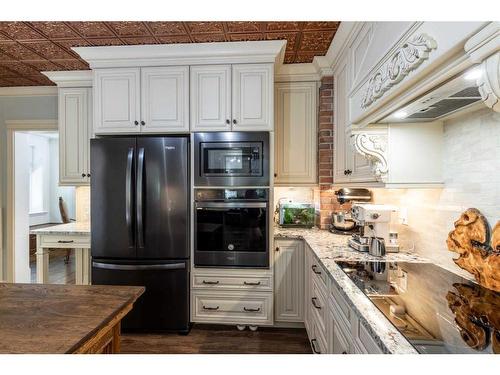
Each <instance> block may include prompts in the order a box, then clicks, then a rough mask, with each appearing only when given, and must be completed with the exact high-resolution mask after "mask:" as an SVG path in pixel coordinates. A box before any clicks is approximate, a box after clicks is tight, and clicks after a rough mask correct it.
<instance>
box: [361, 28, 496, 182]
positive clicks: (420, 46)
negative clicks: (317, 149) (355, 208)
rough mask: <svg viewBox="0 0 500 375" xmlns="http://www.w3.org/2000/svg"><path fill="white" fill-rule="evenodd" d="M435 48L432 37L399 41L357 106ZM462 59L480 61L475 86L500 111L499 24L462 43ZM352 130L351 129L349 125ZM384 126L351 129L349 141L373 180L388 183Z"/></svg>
mask: <svg viewBox="0 0 500 375" xmlns="http://www.w3.org/2000/svg"><path fill="white" fill-rule="evenodd" d="M436 49H437V43H436V41H435V40H434V39H433V37H432V36H430V35H427V34H417V35H415V36H413V37H411V38H410V39H409V40H408V41H407V42H406V43H404V44H402V45H401V47H400V48H399V49H397V50H396V51H395V52H394V53H393V54H392V56H391V57H390V58H389V59H388V60H387V61H386V63H385V64H383V65H382V66H381V67H380V68H379V69H378V70H377V71H376V72H375V73H374V74H373V75H372V76H371V78H370V80H369V84H368V86H367V88H366V91H365V94H364V96H363V98H362V101H361V104H360V107H361V108H363V109H367V108H368V107H370V106H371V105H372V104H374V103H375V102H376V101H377V100H378V99H379V98H381V97H382V96H383V95H384V93H386V92H387V91H389V90H390V89H391V88H392V87H393V86H394V85H396V84H397V83H399V82H401V81H403V80H404V79H405V78H406V77H407V76H408V75H409V73H410V72H411V71H413V70H415V69H417V68H418V67H419V66H420V65H421V64H422V63H423V62H424V61H425V60H427V59H428V58H429V54H431V53H432V51H433V50H436ZM464 50H465V60H467V59H468V60H469V65H472V64H480V68H481V70H482V74H481V76H480V78H478V80H477V86H478V89H479V92H480V93H481V97H482V100H483V102H484V104H485V105H486V106H488V107H489V108H491V109H493V110H494V111H496V112H500V23H499V22H492V23H490V24H489V25H488V26H486V27H485V28H484V29H482V30H481V31H480V32H479V33H477V34H476V35H474V36H473V37H472V38H470V39H469V40H468V41H467V43H465V47H464ZM351 129H352V128H351ZM388 137H389V130H388V128H387V127H385V128H380V126H378V127H371V126H368V127H365V128H362V129H359V130H356V129H355V128H354V129H353V130H351V143H352V146H353V148H354V149H355V151H356V152H358V153H359V154H361V155H362V156H363V157H365V158H366V159H367V160H368V161H369V163H370V165H371V168H372V171H373V173H374V175H375V177H376V179H377V180H378V181H380V182H382V183H387V182H388V181H387V177H388V175H389V169H390V168H391V166H390V165H389V163H388V148H389V146H388V144H389V139H388Z"/></svg>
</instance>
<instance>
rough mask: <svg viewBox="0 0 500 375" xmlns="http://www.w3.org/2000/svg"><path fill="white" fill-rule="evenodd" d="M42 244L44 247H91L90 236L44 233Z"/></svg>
mask: <svg viewBox="0 0 500 375" xmlns="http://www.w3.org/2000/svg"><path fill="white" fill-rule="evenodd" d="M40 246H41V247H44V248H63V249H65V248H80V247H82V248H90V236H63V235H43V236H41V240H40Z"/></svg>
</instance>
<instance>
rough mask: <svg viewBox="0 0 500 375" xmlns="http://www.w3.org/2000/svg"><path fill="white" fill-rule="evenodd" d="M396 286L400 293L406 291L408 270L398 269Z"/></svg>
mask: <svg viewBox="0 0 500 375" xmlns="http://www.w3.org/2000/svg"><path fill="white" fill-rule="evenodd" d="M398 280H399V282H398V288H399V290H400V291H401V293H404V292H406V290H407V289H408V272H406V271H404V270H402V269H401V270H400V272H399V276H398Z"/></svg>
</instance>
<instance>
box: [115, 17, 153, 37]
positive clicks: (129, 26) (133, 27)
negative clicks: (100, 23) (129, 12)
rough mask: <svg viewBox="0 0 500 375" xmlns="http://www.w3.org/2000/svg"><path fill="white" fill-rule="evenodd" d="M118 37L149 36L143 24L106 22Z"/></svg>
mask: <svg viewBox="0 0 500 375" xmlns="http://www.w3.org/2000/svg"><path fill="white" fill-rule="evenodd" d="M107 24H108V25H109V26H110V27H111V28H112V29H113V30H114V31H115V32H116V34H117V35H118V36H120V37H121V36H151V33H150V32H149V30H148V29H147V27H146V25H144V23H143V22H130V21H127V22H108V23H107Z"/></svg>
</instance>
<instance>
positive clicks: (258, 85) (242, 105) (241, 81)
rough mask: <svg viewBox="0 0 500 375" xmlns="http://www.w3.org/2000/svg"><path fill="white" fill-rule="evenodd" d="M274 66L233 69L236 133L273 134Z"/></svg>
mask: <svg viewBox="0 0 500 375" xmlns="http://www.w3.org/2000/svg"><path fill="white" fill-rule="evenodd" d="M273 73H274V67H273V64H238V65H233V119H232V122H233V130H244V131H252V130H263V131H265V130H267V131H271V130H273V103H274V99H273V82H274V74H273Z"/></svg>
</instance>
